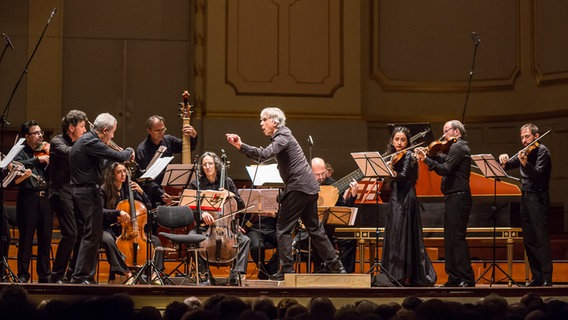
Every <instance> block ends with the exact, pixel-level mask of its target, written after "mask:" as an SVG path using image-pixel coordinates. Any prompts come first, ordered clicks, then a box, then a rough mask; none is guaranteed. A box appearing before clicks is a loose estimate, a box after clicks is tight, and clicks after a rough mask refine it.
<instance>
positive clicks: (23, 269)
mask: <svg viewBox="0 0 568 320" xmlns="http://www.w3.org/2000/svg"><path fill="white" fill-rule="evenodd" d="M16 212H17V221H18V231H19V233H20V237H19V239H18V244H19V246H18V277H20V279H21V280H25V281H27V280H28V279H29V278H30V272H29V268H30V259H31V255H32V245H33V241H34V234H35V233H36V231H37V275H38V277H39V280H40V281H48V280H49V278H48V277H49V276H50V273H51V271H50V253H51V234H52V229H53V214H52V213H51V206H50V205H49V200H48V198H47V192H46V191H42V192H37V191H34V192H29V191H27V190H20V191H19V192H18V199H17V205H16Z"/></svg>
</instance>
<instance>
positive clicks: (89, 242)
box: [71, 186, 103, 283]
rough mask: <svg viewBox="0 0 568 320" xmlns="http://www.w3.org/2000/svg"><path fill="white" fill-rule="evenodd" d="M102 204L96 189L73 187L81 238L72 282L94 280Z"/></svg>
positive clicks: (91, 187)
mask: <svg viewBox="0 0 568 320" xmlns="http://www.w3.org/2000/svg"><path fill="white" fill-rule="evenodd" d="M102 203H103V202H102V199H101V194H100V192H99V190H98V187H96V186H87V187H73V204H74V205H75V207H76V208H77V211H78V216H77V227H78V229H79V234H80V235H81V236H80V238H79V239H78V241H79V243H80V244H79V251H78V253H77V262H76V264H75V269H74V271H73V277H72V279H71V281H72V282H76V283H79V282H82V281H85V280H88V281H93V280H94V278H95V273H96V270H97V262H98V253H99V246H100V243H101V240H102V237H103V205H102Z"/></svg>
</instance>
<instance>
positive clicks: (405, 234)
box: [382, 152, 436, 287]
mask: <svg viewBox="0 0 568 320" xmlns="http://www.w3.org/2000/svg"><path fill="white" fill-rule="evenodd" d="M393 168H394V171H396V173H397V174H396V177H395V178H393V180H392V191H391V198H390V202H389V204H390V209H389V211H388V214H387V217H386V222H385V236H384V244H383V259H382V266H383V268H384V269H385V270H384V271H388V273H390V274H391V275H392V276H393V277H394V278H395V279H396V280H398V281H399V282H400V283H401V284H403V285H405V286H420V287H426V286H433V285H434V284H435V283H436V271H435V270H434V267H433V266H432V262H431V261H430V258H429V257H428V255H427V253H426V249H425V248H424V240H423V237H422V221H421V219H420V204H419V203H418V198H417V197H416V188H415V185H416V180H417V179H418V163H417V161H416V159H415V158H414V157H413V156H412V155H411V153H410V152H406V154H405V155H404V156H403V157H402V158H401V159H400V160H399V161H398V162H396V163H395V164H394V166H393Z"/></svg>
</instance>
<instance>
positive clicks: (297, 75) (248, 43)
mask: <svg viewBox="0 0 568 320" xmlns="http://www.w3.org/2000/svg"><path fill="white" fill-rule="evenodd" d="M53 7H57V8H58V11H57V14H56V16H55V17H54V19H53V21H52V22H51V25H50V26H49V28H48V30H47V32H46V37H45V39H44V40H43V42H42V44H41V45H40V46H39V48H38V52H37V54H36V57H35V58H34V61H33V63H32V64H31V66H30V70H29V74H28V75H27V76H26V77H25V78H24V81H23V83H22V85H21V87H20V88H19V90H18V92H17V93H16V96H15V99H14V100H13V103H12V109H11V112H10V119H9V120H10V122H11V123H12V126H17V125H19V124H20V123H21V122H23V121H24V120H25V119H28V118H38V120H40V121H41V122H42V123H44V125H43V126H44V127H46V126H48V127H52V128H56V127H58V121H59V119H60V117H61V115H62V114H63V113H64V112H66V111H67V110H68V109H69V108H71V107H79V108H82V109H84V110H85V111H87V112H88V113H89V114H90V115H91V116H92V117H94V115H96V114H97V113H99V112H102V111H108V112H111V113H113V114H114V115H115V116H117V118H119V132H118V134H117V138H116V140H117V142H119V144H124V145H136V144H137V143H138V142H139V141H140V140H141V139H142V138H143V137H144V130H143V121H144V119H145V118H146V117H147V116H148V115H150V114H152V113H159V114H162V115H164V116H165V117H166V118H167V119H168V129H169V131H170V132H174V133H176V132H179V128H180V124H181V121H179V120H178V119H177V118H176V113H177V111H176V110H175V104H176V103H177V102H178V101H180V99H181V98H180V94H181V92H182V91H183V90H184V89H190V91H191V92H192V103H193V104H194V111H195V113H194V114H193V115H192V123H193V124H195V125H196V126H197V127H198V129H199V130H200V134H201V140H200V146H199V150H198V153H199V152H201V151H203V150H212V151H217V152H218V151H219V150H220V149H221V148H224V149H226V150H227V151H228V152H229V157H230V160H231V162H232V166H231V175H232V176H234V177H235V178H238V179H242V178H246V174H245V171H244V169H243V166H244V165H246V164H249V161H248V160H246V159H244V158H243V157H242V156H240V155H238V154H237V153H236V150H232V149H231V148H232V147H230V146H229V145H228V144H227V143H226V142H225V141H224V137H223V133H225V132H227V131H232V132H236V133H238V134H240V135H241V136H242V137H243V139H244V140H245V142H250V143H251V144H254V145H259V146H261V145H266V144H267V143H268V141H267V140H266V138H265V137H263V136H262V135H261V132H260V129H259V128H258V112H259V111H260V109H261V108H262V107H263V106H265V105H279V106H281V107H282V108H283V109H284V110H285V111H286V113H287V116H288V124H289V126H290V127H291V128H292V130H293V131H294V133H295V134H296V137H297V139H298V140H299V141H300V143H301V144H302V145H303V146H304V150H305V151H306V153H308V151H309V150H308V144H307V142H306V139H307V136H308V135H311V136H312V137H313V138H314V140H315V145H314V147H313V149H312V154H313V155H314V156H316V155H317V156H322V157H324V158H326V159H327V160H329V161H330V162H332V163H333V164H334V166H335V167H336V171H337V176H338V177H340V176H342V175H344V174H346V173H348V172H350V171H351V170H352V169H353V168H354V165H355V164H354V162H353V161H352V159H351V158H350V156H349V152H352V151H363V150H376V149H381V150H382V149H383V148H384V145H385V144H386V141H387V131H386V127H385V124H387V123H407V122H431V123H432V128H433V131H434V133H435V136H436V135H437V134H438V133H439V131H440V127H441V125H442V122H444V121H445V120H448V119H451V118H457V119H461V117H462V113H463V110H464V102H465V98H466V89H467V80H468V73H469V71H470V68H471V65H472V58H473V53H474V49H475V45H474V42H473V40H472V38H471V34H472V32H476V33H477V34H478V35H479V37H480V38H481V41H482V44H481V45H480V46H479V47H477V51H476V54H477V55H476V65H475V70H474V71H475V72H474V74H473V77H472V84H471V93H470V94H469V100H468V105H467V110H466V113H465V123H466V126H467V128H468V129H469V139H470V141H471V144H472V148H473V152H474V153H489V152H490V153H494V154H498V153H501V152H509V153H514V152H516V151H517V149H518V148H519V147H520V146H519V139H518V127H519V126H520V125H521V124H523V123H524V122H528V121H534V122H535V123H537V124H538V125H539V126H540V127H541V128H543V129H549V128H550V129H552V134H551V136H550V137H549V138H546V140H545V141H543V142H544V143H545V144H547V145H548V146H549V147H550V149H551V151H552V154H553V161H554V169H553V175H554V178H553V183H552V185H553V189H552V195H553V201H555V202H565V200H564V198H565V197H564V196H563V193H562V190H565V189H566V187H568V186H567V185H566V181H567V174H568V173H567V172H566V169H564V165H563V160H562V159H564V158H565V155H566V151H565V150H567V148H566V144H567V142H566V141H567V139H566V131H567V129H568V121H566V120H567V118H568V112H567V109H568V108H567V107H566V101H567V100H568V99H567V98H568V90H567V89H568V88H567V87H568V82H567V81H566V80H567V79H568V60H567V59H566V56H568V55H567V54H566V53H567V52H568V42H567V41H566V40H565V38H566V37H565V35H564V33H565V32H564V30H566V29H567V27H568V26H567V24H568V13H567V12H568V10H567V9H568V1H557V0H541V1H528V0H524V1H521V0H502V1H493V0H481V1H475V2H471V1H466V0H456V1H449V2H443V1H442V2H440V1H438V2H431V1H426V2H425V1H395V0H368V1H364V0H361V1H357V0H355V1H352V0H349V1H347V0H344V1H339V0H303V1H292V0H277V1H265V0H231V1H221V0H216V1H205V0H192V1H185V0H170V1H152V0H141V1H134V0H129V1H110V0H102V1H95V2H93V1H85V0H76V1H67V2H63V1H61V0H60V1H56V0H50V1H8V0H7V1H2V2H0V8H1V10H0V31H1V32H6V33H8V34H9V35H11V36H12V40H13V41H14V42H15V45H16V50H14V51H8V52H7V53H6V55H5V58H4V60H3V61H2V63H1V64H0V84H1V87H0V97H2V100H1V101H2V102H4V101H7V99H8V97H9V94H10V92H11V90H12V88H13V85H14V83H15V81H16V80H17V78H18V77H19V75H20V73H21V70H22V68H23V67H24V65H25V62H26V61H27V58H28V57H29V55H30V54H31V52H32V51H33V47H34V46H35V44H36V42H37V39H38V36H39V34H40V33H41V30H42V28H43V27H44V26H45V22H46V20H47V18H48V17H49V13H50V12H51V9H52V8H53ZM567 207H568V206H567Z"/></svg>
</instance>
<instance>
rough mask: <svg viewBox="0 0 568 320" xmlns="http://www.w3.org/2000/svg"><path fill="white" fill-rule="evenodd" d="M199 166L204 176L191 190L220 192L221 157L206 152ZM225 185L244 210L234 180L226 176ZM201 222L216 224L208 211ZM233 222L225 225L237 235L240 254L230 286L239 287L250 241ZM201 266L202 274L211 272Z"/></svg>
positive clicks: (203, 213) (232, 271)
mask: <svg viewBox="0 0 568 320" xmlns="http://www.w3.org/2000/svg"><path fill="white" fill-rule="evenodd" d="M197 165H198V170H199V171H201V172H202V173H203V174H198V179H199V180H198V181H193V182H191V183H190V185H189V188H190V189H193V190H219V189H220V186H221V170H222V163H221V159H220V158H219V156H217V155H216V154H215V153H213V152H205V153H203V154H202V155H201V157H199V160H198V163H197ZM199 171H198V172H199ZM223 184H224V186H225V190H227V191H229V192H231V193H233V195H234V199H235V200H236V202H237V209H238V210H240V209H243V208H244V207H245V203H244V201H243V200H242V199H241V197H240V196H239V193H238V190H237V187H236V185H235V183H234V182H233V180H232V179H231V178H229V177H228V176H225V181H224V182H223ZM226 214H229V212H226ZM201 220H202V221H203V222H204V223H205V224H206V225H207V226H211V225H212V224H213V223H215V217H213V215H211V213H209V212H207V211H202V212H201ZM232 220H233V219H232V218H227V220H225V221H224V223H225V224H227V225H230V227H231V229H232V230H233V231H234V233H235V234H237V239H236V240H237V242H238V252H236V254H237V256H236V257H235V261H234V264H233V267H232V269H231V274H230V276H229V284H230V285H238V284H239V281H240V280H241V279H242V277H243V276H244V275H245V274H246V271H247V264H248V256H249V251H250V239H249V237H247V236H246V235H244V234H243V233H241V232H237V231H238V230H235V229H236V228H235V227H234V226H233V223H232V222H233V221H232ZM196 221H198V219H196ZM199 229H200V230H199V231H200V232H201V233H204V232H206V231H207V228H203V227H200V228H199ZM192 232H197V230H195V229H193V230H192ZM209 258H212V257H209ZM199 266H200V272H202V273H207V272H209V270H204V268H203V266H205V263H200V264H199ZM203 271H205V272H203ZM208 276H211V273H210V272H209V273H208ZM207 280H210V279H207Z"/></svg>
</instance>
